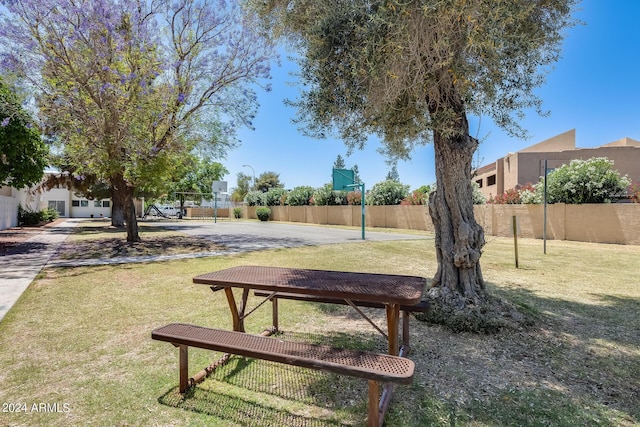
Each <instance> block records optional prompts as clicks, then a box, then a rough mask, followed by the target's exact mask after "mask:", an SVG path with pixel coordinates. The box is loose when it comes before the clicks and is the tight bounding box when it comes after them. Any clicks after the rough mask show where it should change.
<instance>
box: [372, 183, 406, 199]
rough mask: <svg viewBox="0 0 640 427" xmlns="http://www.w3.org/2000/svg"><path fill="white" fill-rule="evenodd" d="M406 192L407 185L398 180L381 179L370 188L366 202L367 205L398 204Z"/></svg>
mask: <svg viewBox="0 0 640 427" xmlns="http://www.w3.org/2000/svg"><path fill="white" fill-rule="evenodd" d="M408 194H409V186H408V185H404V184H401V183H399V182H398V181H391V180H387V181H382V182H378V183H377V184H375V185H374V186H373V187H372V188H371V191H370V192H369V194H368V195H367V198H366V203H367V204H368V205H399V204H400V202H402V200H403V199H404V198H405V197H407V195H408Z"/></svg>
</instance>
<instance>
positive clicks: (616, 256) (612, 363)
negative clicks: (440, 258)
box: [0, 230, 640, 426]
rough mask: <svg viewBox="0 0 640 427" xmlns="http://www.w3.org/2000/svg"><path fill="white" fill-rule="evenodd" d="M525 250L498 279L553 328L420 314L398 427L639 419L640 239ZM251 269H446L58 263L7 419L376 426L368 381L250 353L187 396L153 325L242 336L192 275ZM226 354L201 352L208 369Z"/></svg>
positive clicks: (494, 265)
mask: <svg viewBox="0 0 640 427" xmlns="http://www.w3.org/2000/svg"><path fill="white" fill-rule="evenodd" d="M85 231H86V230H85ZM156 231H157V230H155V231H154V232H156ZM85 238H88V237H87V235H86V233H85V235H84V236H83V237H82V239H85ZM143 238H144V236H143ZM519 244H520V245H519V254H520V268H519V269H516V268H515V266H514V256H513V240H512V239H501V238H491V240H490V241H489V242H488V244H487V246H486V247H485V253H484V255H483V257H482V260H481V262H482V265H483V273H484V277H485V280H486V281H487V283H488V287H489V289H490V291H491V292H493V293H496V294H499V295H501V296H502V297H505V298H507V299H509V300H511V301H513V302H515V303H516V304H519V305H520V306H522V307H523V309H524V310H526V311H527V312H528V313H530V314H531V315H532V316H534V317H535V318H536V319H537V326H536V328H534V329H533V330H530V331H515V332H505V333H503V334H500V335H496V336H484V335H473V334H452V333H450V332H448V331H447V330H445V329H443V328H441V327H438V326H429V325H425V324H420V323H419V322H417V321H415V319H414V321H413V322H412V343H413V348H412V353H411V355H410V357H411V358H412V359H413V360H414V361H415V362H416V376H415V378H414V383H413V384H412V385H411V386H400V387H397V389H396V392H395V394H394V399H393V401H392V404H391V407H390V412H389V413H388V414H387V418H386V424H385V425H386V426H427V425H435V426H503V425H504V426H548V425H552V426H578V425H580V426H590V425H593V426H620V425H622V426H631V425H638V424H640V407H639V404H638V401H640V396H639V395H638V393H639V390H640V337H639V333H638V331H640V278H639V277H638V273H637V272H638V259H640V247H638V246H616V245H598V244H587V243H574V242H555V241H551V242H548V244H547V255H544V254H543V253H542V242H541V241H537V240H526V239H525V240H520V242H519ZM247 264H255V265H271V266H285V267H300V268H320V269H322V268H325V269H342V270H349V271H366V272H379V273H397V274H416V275H422V276H425V277H431V276H432V275H433V274H434V272H435V270H436V264H435V252H434V248H433V241H432V240H425V241H402V242H354V243H348V244H341V245H331V246H323V247H305V248H299V249H287V250H276V251H265V252H257V253H251V254H241V255H233V256H224V257H216V258H201V259H191V260H183V261H171V262H163V263H147V264H129V265H118V266H100V267H82V268H58V269H47V270H45V271H44V272H43V273H42V274H41V275H40V276H39V278H38V279H37V280H36V281H34V282H33V283H32V284H31V286H30V287H29V288H28V290H27V291H26V292H25V293H24V294H23V296H22V297H21V298H20V300H19V301H18V303H17V304H16V305H15V306H14V307H13V309H12V310H11V311H10V312H9V313H8V314H7V316H6V317H5V318H4V319H3V321H2V322H0V349H1V350H0V384H1V385H2V386H1V387H0V403H1V404H2V405H3V408H0V409H2V410H4V411H0V425H3V426H4V425H9V426H13V425H16V426H22V425H26V426H40V425H47V426H48V425H51V426H58V425H59V426H69V425H71V426H86V425H96V426H109V425H112V426H153V425H158V426H183V425H193V426H199V425H202V426H205V425H207V426H266V425H273V426H289V425H301V426H341V425H350V426H361V425H364V417H365V415H366V382H365V381H362V380H358V379H354V378H349V377H340V376H336V375H331V374H325V373H322V372H316V371H310V370H304V369H296V368H292V367H289V366H282V365H277V364H270V363H266V362H262V361H253V360H246V359H241V358H234V359H233V360H232V362H231V363H229V365H227V366H225V367H224V368H223V369H221V370H219V371H217V372H216V373H215V374H214V375H213V376H212V377H211V378H209V379H207V380H206V381H205V382H203V383H202V384H200V385H199V386H197V387H196V389H195V390H194V391H193V392H191V393H189V394H188V395H187V396H185V397H183V396H181V395H180V394H179V393H178V392H177V382H178V354H177V350H176V349H175V348H174V347H172V346H171V345H169V344H167V343H163V342H155V341H152V340H151V338H150V334H151V330H152V329H153V328H155V327H158V326H162V325H164V324H166V323H169V322H186V323H194V324H198V325H203V326H210V327H218V328H231V320H230V316H229V314H228V309H227V306H226V300H225V298H224V295H223V294H222V293H220V292H218V293H212V292H211V291H210V290H209V288H208V287H206V286H203V285H195V284H193V283H192V282H191V278H192V277H193V276H195V275H198V274H201V273H205V272H208V271H212V270H217V269H222V268H227V267H231V266H235V265H247ZM280 314H281V315H280V326H281V328H282V329H283V330H284V331H285V332H284V334H285V335H286V336H287V337H288V338H291V339H304V340H307V341H314V342H323V343H329V344H334V345H347V346H354V347H358V348H369V349H373V350H376V349H379V350H380V351H384V348H385V342H384V340H383V339H382V337H379V336H376V332H375V330H373V329H372V328H371V327H370V326H369V325H368V324H366V322H364V321H361V320H359V319H358V318H357V316H356V315H355V314H354V312H353V310H352V309H350V308H348V307H342V306H340V307H337V306H329V305H322V304H311V303H302V302H294V301H283V302H281V308H280ZM371 314H372V316H373V317H374V318H377V319H378V320H380V321H382V320H383V319H384V314H383V313H381V312H379V311H377V312H376V311H375V310H372V311H371ZM269 322H270V306H269V305H268V304H267V305H265V306H263V307H261V308H260V309H258V310H257V311H256V312H255V313H254V314H253V315H252V317H250V318H249V319H248V320H247V322H246V323H247V328H248V329H249V332H259V331H261V330H262V328H263V327H264V326H266V325H268V323H269ZM217 356H218V355H217V354H215V353H213V352H207V351H201V350H197V349H192V350H191V351H190V364H191V373H195V371H197V370H199V369H200V368H202V367H204V366H206V365H208V364H209V363H210V362H211V361H213V360H214V359H215V358H216V357H217ZM34 404H35V406H34ZM41 404H44V405H41ZM23 408H25V409H26V411H23V410H22V409H23ZM34 408H35V410H34ZM10 409H11V410H12V412H11V411H9V410H10ZM16 410H20V411H21V412H16Z"/></svg>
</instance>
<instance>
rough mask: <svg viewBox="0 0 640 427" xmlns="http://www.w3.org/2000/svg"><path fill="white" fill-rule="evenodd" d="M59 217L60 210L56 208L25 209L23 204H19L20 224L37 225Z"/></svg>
mask: <svg viewBox="0 0 640 427" xmlns="http://www.w3.org/2000/svg"><path fill="white" fill-rule="evenodd" d="M57 218H58V211H56V210H55V209H50V208H45V209H43V210H41V211H38V212H36V211H32V210H30V209H25V208H23V207H22V205H18V224H21V225H37V224H39V223H41V222H50V221H53V220H54V219H57Z"/></svg>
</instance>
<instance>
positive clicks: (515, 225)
mask: <svg viewBox="0 0 640 427" xmlns="http://www.w3.org/2000/svg"><path fill="white" fill-rule="evenodd" d="M513 247H514V249H515V254H516V268H518V217H517V216H515V215H514V216H513Z"/></svg>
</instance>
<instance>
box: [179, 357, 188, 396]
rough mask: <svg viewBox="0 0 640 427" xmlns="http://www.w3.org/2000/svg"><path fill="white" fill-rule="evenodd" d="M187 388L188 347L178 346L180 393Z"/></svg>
mask: <svg viewBox="0 0 640 427" xmlns="http://www.w3.org/2000/svg"><path fill="white" fill-rule="evenodd" d="M188 388H189V347H188V346H186V345H181V346H180V393H184V392H185V391H187V389H188Z"/></svg>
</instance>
